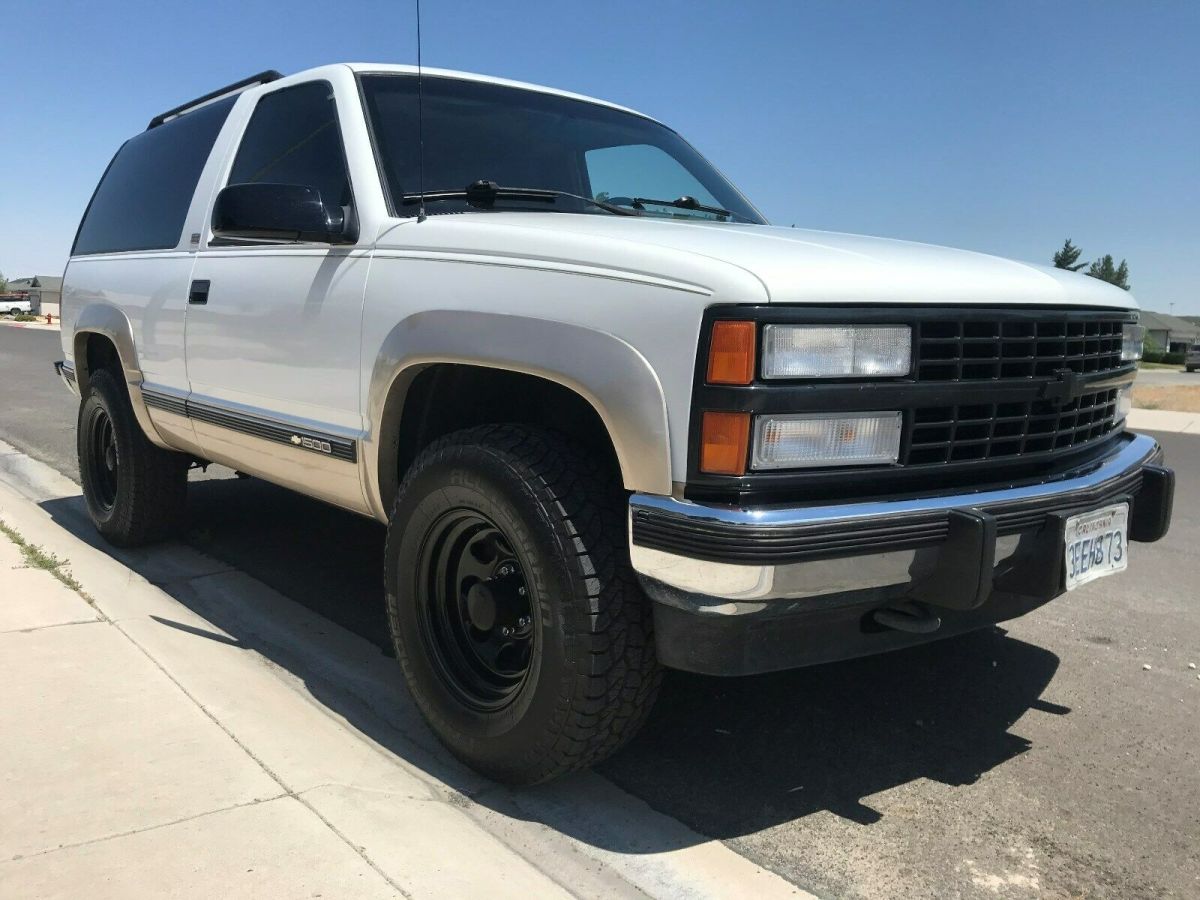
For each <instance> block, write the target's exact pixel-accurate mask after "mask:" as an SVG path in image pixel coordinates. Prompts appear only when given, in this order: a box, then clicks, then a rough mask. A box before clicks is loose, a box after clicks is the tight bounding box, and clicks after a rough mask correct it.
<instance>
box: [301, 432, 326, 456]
mask: <svg viewBox="0 0 1200 900" xmlns="http://www.w3.org/2000/svg"><path fill="white" fill-rule="evenodd" d="M292 443H293V444H295V445H296V446H297V447H303V448H304V449H305V450H316V451H317V452H318V453H332V452H333V447H331V446H330V444H329V441H320V440H317V439H316V438H310V437H304V436H303V435H299V434H293V435H292Z"/></svg>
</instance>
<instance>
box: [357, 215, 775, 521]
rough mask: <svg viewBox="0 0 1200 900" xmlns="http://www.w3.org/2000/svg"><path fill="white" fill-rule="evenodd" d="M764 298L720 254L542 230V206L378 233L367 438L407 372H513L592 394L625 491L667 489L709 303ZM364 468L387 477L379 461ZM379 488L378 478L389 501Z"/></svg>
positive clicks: (366, 346)
mask: <svg viewBox="0 0 1200 900" xmlns="http://www.w3.org/2000/svg"><path fill="white" fill-rule="evenodd" d="M538 218H539V219H540V220H542V222H546V221H553V222H558V221H561V220H562V219H563V218H565V216H564V217H560V216H554V215H548V216H539V217H538ZM526 223H528V224H526ZM764 300H765V291H764V289H763V287H762V284H761V282H759V281H758V280H757V279H756V278H754V277H753V276H751V275H750V274H749V273H747V272H745V271H744V270H740V269H737V268H736V267H734V266H730V265H728V264H726V263H723V262H720V261H718V260H713V259H711V258H707V257H702V256H697V255H694V254H688V253H681V252H679V251H675V250H669V249H664V248H660V247H655V246H651V245H646V244H637V243H633V242H631V241H627V240H616V239H609V238H603V237H597V236H594V235H591V236H587V235H583V236H581V235H578V234H572V233H571V232H570V231H568V230H566V229H553V228H548V227H544V225H542V224H541V223H538V224H537V225H535V223H534V221H533V214H529V216H528V217H526V216H523V215H515V216H505V215H503V214H497V215H496V216H491V215H464V216H445V217H430V218H429V219H427V220H426V221H424V222H420V223H418V222H416V221H415V220H412V219H409V220H405V221H403V222H397V223H396V225H395V227H393V228H392V229H390V230H389V231H388V233H387V234H385V235H384V236H383V238H381V240H380V241H379V245H378V247H377V249H376V252H375V256H374V259H373V261H372V266H371V273H370V277H369V280H368V286H367V298H366V304H365V310H364V320H363V354H362V357H363V358H362V373H361V382H362V386H363V392H364V396H363V408H364V410H365V411H366V412H367V414H368V418H369V428H370V437H369V440H368V444H369V445H374V446H375V447H377V446H378V442H379V434H378V432H379V429H380V428H381V425H382V420H381V418H380V412H381V409H382V408H383V404H384V401H385V400H386V398H387V397H388V396H389V394H390V392H391V391H392V389H393V387H394V385H396V384H398V383H399V384H402V382H397V379H398V378H400V376H401V374H402V373H403V372H405V371H406V370H408V371H410V372H411V371H414V367H416V366H421V365H425V364H428V363H432V362H439V361H441V362H464V363H474V364H478V365H485V366H493V367H499V368H506V369H512V370H514V371H521V372H527V373H530V374H535V375H540V376H542V377H546V378H549V379H550V380H553V381H557V382H559V383H561V384H563V385H564V386H566V387H568V388H570V389H572V390H574V391H575V392H576V393H578V394H580V395H581V396H583V397H584V399H586V400H588V402H589V403H591V404H592V405H593V407H594V408H595V409H596V411H597V412H598V413H599V414H600V417H601V419H602V420H603V421H604V422H605V424H606V425H607V426H608V428H609V433H610V436H611V437H612V439H613V444H614V447H615V448H616V450H617V455H618V459H619V460H620V462H621V468H622V475H623V478H624V481H625V486H626V487H627V488H629V489H630V490H640V491H645V492H649V493H657V494H669V493H671V491H672V483H673V482H675V481H681V480H682V479H683V475H684V473H685V472H686V470H687V431H688V425H689V418H690V412H691V392H692V376H693V373H694V371H695V355H696V348H697V345H698V339H699V334H700V326H701V320H702V317H703V313H704V310H705V308H707V307H708V306H709V305H710V304H713V303H730V302H743V303H745V302H763V301H764ZM365 450H366V454H367V455H369V454H370V453H371V447H370V446H368V447H367V448H365ZM377 458H378V457H377ZM365 474H366V477H367V478H368V479H373V478H374V479H377V478H378V472H377V471H376V470H374V469H372V468H371V467H370V465H369V464H368V470H367V472H366V473H365ZM381 489H382V490H384V491H386V484H383V485H381V484H379V483H374V484H371V485H369V495H370V496H371V497H372V501H373V502H374V503H377V504H378V505H379V506H380V507H381V508H382V507H383V506H386V503H387V501H386V500H384V499H383V498H382V497H381V495H380V490H381ZM380 515H381V517H382V514H380Z"/></svg>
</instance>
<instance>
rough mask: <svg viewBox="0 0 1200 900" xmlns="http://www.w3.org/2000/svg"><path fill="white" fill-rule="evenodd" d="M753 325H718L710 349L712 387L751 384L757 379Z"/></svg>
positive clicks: (718, 323)
mask: <svg viewBox="0 0 1200 900" xmlns="http://www.w3.org/2000/svg"><path fill="white" fill-rule="evenodd" d="M754 345H755V329H754V323H753V322H714V323H713V327H712V341H711V342H710V343H709V346H708V383H709V384H749V383H750V382H751V381H753V380H754V349H755V346H754Z"/></svg>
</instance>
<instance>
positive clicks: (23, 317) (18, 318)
mask: <svg viewBox="0 0 1200 900" xmlns="http://www.w3.org/2000/svg"><path fill="white" fill-rule="evenodd" d="M13 321H14V322H38V321H41V317H40V316H31V315H30V314H29V313H18V314H17V315H15V316H13Z"/></svg>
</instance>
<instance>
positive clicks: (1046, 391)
mask: <svg viewBox="0 0 1200 900" xmlns="http://www.w3.org/2000/svg"><path fill="white" fill-rule="evenodd" d="M1083 389H1084V384H1083V379H1082V378H1081V377H1080V376H1079V373H1078V372H1076V371H1074V370H1072V369H1059V370H1058V371H1056V372H1055V373H1054V381H1048V382H1046V384H1045V385H1043V387H1042V397H1043V399H1045V400H1049V401H1050V402H1051V403H1054V404H1056V405H1058V406H1063V405H1064V404H1067V403H1070V402H1071V401H1072V400H1076V399H1078V398H1079V397H1080V396H1082V394H1083Z"/></svg>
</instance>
